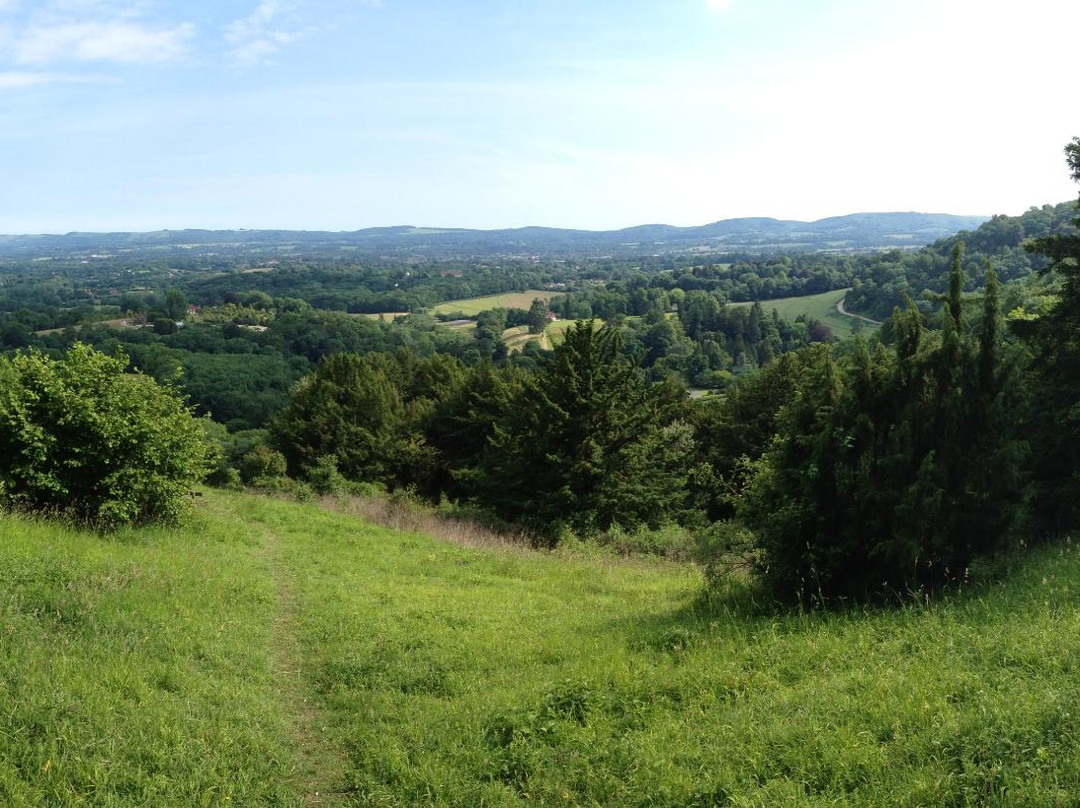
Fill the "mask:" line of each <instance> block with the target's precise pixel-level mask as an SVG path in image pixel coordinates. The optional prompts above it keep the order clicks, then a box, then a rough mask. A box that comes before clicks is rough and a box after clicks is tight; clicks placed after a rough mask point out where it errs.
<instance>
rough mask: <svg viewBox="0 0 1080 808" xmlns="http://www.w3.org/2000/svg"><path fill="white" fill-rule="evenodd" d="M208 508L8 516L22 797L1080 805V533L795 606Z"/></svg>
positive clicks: (692, 573)
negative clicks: (835, 599) (996, 565)
mask: <svg viewBox="0 0 1080 808" xmlns="http://www.w3.org/2000/svg"><path fill="white" fill-rule="evenodd" d="M200 511H201V516H200V521H199V522H198V524H196V525H195V526H193V528H191V529H189V530H185V531H174V532H169V531H147V532H131V533H127V534H123V535H121V536H118V537H114V538H102V537H99V536H95V535H92V534H87V533H83V532H79V531H71V530H66V529H62V528H57V527H55V526H53V525H49V524H42V523H35V522H28V521H25V520H18V519H10V518H4V517H0V531H2V536H3V541H2V542H0V605H2V607H3V610H2V612H0V709H2V710H3V715H4V723H3V733H2V734H0V804H3V805H16V806H20V805H57V806H59V805H103V806H104V805H110V806H111V805H165V806H169V805H251V806H262V805H298V804H303V803H304V802H305V801H307V802H308V803H309V804H318V802H319V801H324V802H323V804H338V805H367V806H470V807H471V806H496V805H502V806H518V805H533V804H537V805H549V806H551V805H559V806H564V805H566V806H569V805H580V806H718V805H733V806H772V805H807V806H825V805H829V806H836V805H850V806H855V805H860V806H863V805H865V806H938V805H946V806H1015V805H1040V806H1041V805H1046V806H1053V805H1076V804H1078V798H1077V795H1078V794H1080V689H1078V687H1077V681H1078V679H1077V675H1078V673H1080V609H1078V606H1080V603H1078V595H1080V559H1077V557H1076V554H1075V553H1074V552H1073V551H1072V548H1071V546H1070V545H1068V544H1064V545H1061V546H1059V547H1055V548H1049V549H1044V550H1041V551H1037V552H1034V553H1032V554H1030V555H1029V556H1028V557H1026V558H1025V559H1023V560H1022V561H1018V562H1016V563H1015V564H1014V568H1013V569H1011V570H1010V571H1009V572H1008V574H1007V575H1005V576H1003V577H998V578H994V579H990V580H987V581H984V582H982V583H978V582H976V583H972V584H970V585H968V586H967V587H965V589H964V590H963V591H959V592H955V593H952V594H950V595H948V596H947V597H940V598H938V599H935V600H931V601H929V602H927V601H925V600H924V601H920V602H917V603H916V602H909V603H908V604H907V605H905V606H903V607H899V608H875V609H867V608H858V609H848V610H841V611H833V612H828V613H803V614H800V613H798V612H783V611H778V610H776V609H774V608H771V607H770V606H769V604H763V603H760V602H755V600H754V591H753V590H752V589H750V588H748V587H747V586H745V585H744V584H742V583H740V582H739V581H737V580H732V581H731V582H730V583H729V584H728V585H727V587H721V588H720V589H719V590H717V592H716V594H715V595H714V597H713V598H711V599H705V598H703V597H702V592H703V586H702V580H701V574H700V572H699V571H698V570H696V569H695V568H694V567H692V566H689V565H686V564H682V563H674V562H670V561H664V560H660V559H656V558H648V557H642V556H634V557H630V558H627V559H619V558H617V557H615V556H614V555H612V554H610V553H602V554H597V555H588V554H585V553H582V552H579V551H578V550H574V549H571V550H567V551H562V552H558V553H551V552H534V551H530V550H528V549H527V548H524V547H522V546H521V545H519V544H506V543H504V542H502V541H501V539H498V537H486V538H485V537H479V538H477V537H475V536H472V537H465V538H461V537H458V538H453V537H448V538H451V539H452V540H446V539H440V538H434V537H432V536H428V535H424V534H422V533H420V532H416V530H417V529H420V530H428V529H430V527H431V525H430V523H428V522H425V521H423V520H421V521H419V522H415V523H411V524H409V523H406V522H402V525H403V526H404V527H406V528H407V529H406V530H405V531H399V530H391V529H388V528H383V527H376V526H373V525H371V524H370V522H369V521H367V520H366V519H363V518H360V517H359V516H358V515H357V514H356V513H349V512H342V510H341V509H340V507H339V506H334V507H333V508H329V507H319V504H318V503H307V504H297V503H290V502H285V501H282V500H274V499H267V498H262V497H254V496H250V495H241V494H223V493H218V492H211V493H210V494H208V496H207V497H205V498H204V500H203V501H202V503H201V504H200ZM395 518H396V517H395ZM316 792H318V796H317V797H316Z"/></svg>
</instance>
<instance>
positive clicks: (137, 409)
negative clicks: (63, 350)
mask: <svg viewBox="0 0 1080 808" xmlns="http://www.w3.org/2000/svg"><path fill="white" fill-rule="evenodd" d="M126 364H127V359H126V357H123V356H119V357H115V358H114V357H109V356H106V355H104V354H101V353H99V352H97V351H94V350H93V349H92V348H90V347H88V346H85V345H81V344H76V345H75V346H74V347H73V348H72V349H71V351H70V352H69V353H68V354H67V356H66V357H65V358H64V359H63V360H53V359H50V358H48V357H46V356H44V355H42V354H40V353H37V352H30V353H27V354H21V355H17V356H15V357H14V358H12V359H9V360H4V361H3V362H2V364H0V458H3V460H2V461H0V494H2V497H3V500H4V501H5V502H6V504H8V505H9V506H13V507H16V508H20V509H26V510H31V511H36V512H46V513H50V512H51V513H60V514H63V515H66V516H69V517H72V518H74V519H78V520H85V521H87V522H91V523H93V524H97V525H101V526H105V527H113V526H116V525H119V524H124V523H128V522H135V523H142V522H153V521H166V522H174V521H176V520H177V519H179V517H180V516H181V515H182V513H183V512H184V510H185V508H184V506H185V503H186V501H187V499H188V489H189V488H190V486H191V485H192V484H193V483H194V482H196V481H198V480H199V479H200V478H201V477H202V476H203V474H204V473H205V472H206V471H207V470H208V466H209V450H208V446H207V443H206V441H205V438H204V434H203V431H202V429H201V428H200V426H199V424H198V422H197V421H196V420H195V419H194V418H193V417H192V416H191V413H190V412H189V410H188V408H187V407H186V406H185V404H184V403H183V400H182V399H181V397H180V396H179V395H178V393H177V392H176V391H175V390H173V389H170V388H168V387H162V386H160V385H158V384H156V383H155V382H154V381H153V380H152V379H150V378H148V377H146V376H142V375H138V374H127V373H125V372H124V368H125V366H126Z"/></svg>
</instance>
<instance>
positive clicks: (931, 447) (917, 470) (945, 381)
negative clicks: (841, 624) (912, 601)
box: [739, 250, 1027, 601]
mask: <svg viewBox="0 0 1080 808" xmlns="http://www.w3.org/2000/svg"><path fill="white" fill-rule="evenodd" d="M961 256H962V252H961V251H960V250H957V251H956V252H955V253H954V256H953V263H952V269H951V278H950V284H949V290H950V291H949V293H948V295H947V296H946V298H945V300H944V301H943V303H944V306H943V311H942V317H943V329H942V331H941V332H940V333H933V332H927V331H926V330H925V329H924V327H923V325H922V321H921V316H920V315H919V313H918V312H917V311H916V310H915V309H914V307H911V308H909V310H908V311H907V312H906V313H900V312H897V313H896V314H894V316H893V321H894V322H893V330H894V332H895V334H896V340H895V343H894V346H893V348H892V349H891V350H889V349H886V348H885V347H884V346H882V345H878V346H877V347H876V348H875V349H874V350H872V351H871V350H870V349H869V348H868V346H867V345H866V344H865V343H864V342H862V340H861V339H860V340H858V341H857V343H856V345H855V350H854V352H852V353H851V354H850V355H849V356H847V357H845V358H843V359H841V360H839V361H838V360H837V359H836V358H835V357H834V356H833V355H832V353H831V352H830V351H823V352H822V353H819V354H817V355H816V357H815V361H814V362H813V364H812V365H811V366H810V368H809V369H808V370H807V371H806V372H804V374H803V376H802V378H801V381H800V384H799V385H798V389H797V391H796V393H795V395H794V397H793V399H792V400H791V402H790V403H789V404H788V405H787V406H786V407H784V409H783V410H781V413H780V415H779V417H778V438H777V440H776V441H774V442H773V443H772V445H771V446H770V448H769V449H768V451H767V452H766V454H765V455H764V457H763V458H762V460H761V461H760V462H759V463H758V472H757V474H756V475H755V477H754V478H753V481H752V483H751V485H750V487H749V490H748V492H747V495H746V497H745V499H744V500H743V501H742V502H741V503H740V505H739V513H740V515H741V516H742V517H743V518H744V519H745V520H746V521H747V523H748V524H749V525H750V526H751V527H752V528H753V530H754V531H755V533H756V534H757V536H758V538H759V541H760V544H761V550H762V563H763V566H764V568H767V570H768V573H767V578H768V581H769V583H770V584H771V586H772V588H773V589H774V591H775V592H776V593H777V594H778V595H779V596H781V597H785V598H793V597H797V598H800V599H803V600H811V601H814V600H817V599H819V598H835V597H860V598H862V597H873V596H879V595H882V594H885V593H887V592H900V593H904V592H908V591H910V590H911V589H913V588H917V587H921V586H928V587H934V586H938V585H941V584H943V583H946V582H948V581H950V580H954V579H956V578H958V577H960V576H962V575H963V573H964V570H965V568H966V566H967V565H968V564H969V563H970V562H971V561H972V560H973V559H975V558H978V557H980V556H985V555H988V554H991V553H993V552H995V551H996V550H998V549H1000V548H1002V547H1003V546H1004V545H1005V543H1006V542H1007V540H1008V539H1009V537H1010V535H1011V529H1012V527H1013V525H1014V524H1015V523H1016V522H1017V520H1019V519H1020V518H1022V517H1023V515H1024V512H1025V505H1026V496H1025V491H1026V483H1025V472H1026V465H1025V461H1026V457H1027V445H1026V443H1025V441H1024V440H1022V439H1021V437H1020V434H1021V433H1020V429H1021V425H1020V424H1018V423H1017V421H1016V418H1015V412H1016V410H1017V407H1016V402H1017V398H1018V395H1019V386H1018V385H1017V384H1016V380H1015V376H1014V375H1013V373H1012V369H1011V368H1012V366H1013V363H1012V362H1011V361H1010V360H1008V359H1007V358H1006V357H1005V356H1004V350H1003V346H1002V335H1001V329H1000V312H999V311H998V298H997V284H996V279H995V278H994V277H993V275H992V273H991V275H990V277H989V279H988V293H987V295H986V299H985V300H984V316H983V318H982V319H983V322H982V328H981V330H980V332H979V334H978V336H977V337H976V335H975V333H974V332H973V329H972V328H971V327H969V326H968V325H967V323H966V321H965V318H964V317H963V314H962V300H961V295H960V291H961V289H962V287H963V277H962V269H961ZM812 356H813V355H812Z"/></svg>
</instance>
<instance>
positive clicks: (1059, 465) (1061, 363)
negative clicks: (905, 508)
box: [1015, 138, 1080, 533]
mask: <svg viewBox="0 0 1080 808" xmlns="http://www.w3.org/2000/svg"><path fill="white" fill-rule="evenodd" d="M1065 153H1066V157H1067V159H1068V164H1069V169H1070V172H1071V175H1072V178H1073V180H1075V181H1076V182H1080V138H1074V139H1073V140H1072V142H1071V143H1069V145H1068V146H1066V148H1065ZM1076 210H1080V200H1078V202H1077V205H1076V208H1075V209H1074V214H1075V213H1076ZM1073 225H1074V227H1075V228H1076V230H1075V231H1074V232H1072V233H1055V234H1053V235H1049V236H1047V237H1045V238H1042V239H1038V240H1036V241H1035V242H1033V243H1032V244H1031V245H1030V249H1031V250H1032V252H1034V253H1037V254H1040V255H1044V256H1046V257H1047V258H1049V266H1048V267H1047V272H1048V273H1050V274H1051V277H1052V279H1053V280H1054V281H1055V282H1056V286H1057V290H1056V291H1057V295H1056V296H1055V297H1054V298H1053V301H1052V302H1051V304H1050V305H1049V308H1048V311H1046V312H1044V313H1042V314H1041V316H1039V317H1037V318H1036V319H1035V320H1033V321H1031V322H1023V321H1018V322H1017V323H1016V324H1015V327H1016V328H1017V330H1019V331H1021V333H1022V334H1023V335H1024V336H1026V337H1027V338H1028V340H1029V342H1030V343H1031V345H1032V347H1033V349H1034V351H1035V355H1036V358H1035V362H1034V368H1033V382H1034V388H1035V389H1034V394H1033V396H1032V417H1031V430H1032V440H1033V441H1034V444H1035V458H1036V463H1035V469H1034V471H1035V476H1036V479H1037V482H1038V484H1039V499H1038V507H1037V509H1036V512H1037V514H1038V518H1039V520H1040V524H1041V526H1042V527H1043V528H1044V529H1045V530H1048V531H1051V532H1053V533H1061V532H1062V531H1065V530H1067V529H1069V528H1071V527H1074V526H1076V525H1077V524H1078V523H1080V215H1078V216H1076V218H1074V219H1073Z"/></svg>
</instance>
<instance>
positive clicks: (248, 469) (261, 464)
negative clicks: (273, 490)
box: [239, 444, 288, 487]
mask: <svg viewBox="0 0 1080 808" xmlns="http://www.w3.org/2000/svg"><path fill="white" fill-rule="evenodd" d="M239 466H240V477H241V479H242V480H243V481H244V482H245V483H247V484H248V485H261V486H264V487H265V486H270V487H273V485H272V484H273V483H274V481H276V480H281V479H282V478H284V477H285V473H286V471H288V465H287V464H286V462H285V455H283V454H282V453H281V452H279V451H277V450H276V449H271V448H270V447H269V446H267V445H265V444H259V445H258V446H255V447H254V448H253V449H251V450H250V451H248V452H245V453H244V455H243V457H241V458H240V463H239Z"/></svg>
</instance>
